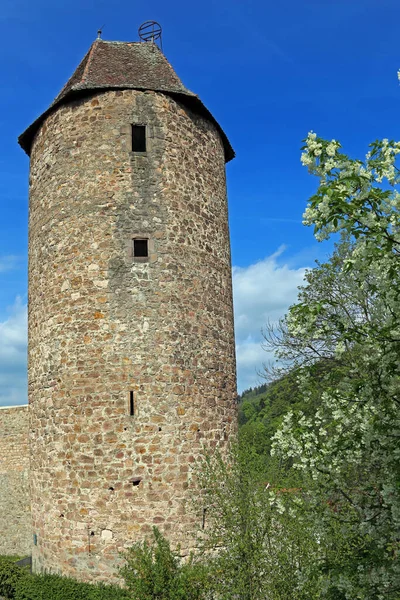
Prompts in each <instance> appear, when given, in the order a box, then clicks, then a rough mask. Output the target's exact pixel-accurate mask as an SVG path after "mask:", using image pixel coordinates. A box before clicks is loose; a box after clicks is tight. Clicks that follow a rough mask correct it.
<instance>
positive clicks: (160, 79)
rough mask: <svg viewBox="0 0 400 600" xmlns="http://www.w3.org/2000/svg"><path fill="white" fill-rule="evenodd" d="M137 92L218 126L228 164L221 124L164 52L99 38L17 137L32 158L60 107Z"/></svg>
mask: <svg viewBox="0 0 400 600" xmlns="http://www.w3.org/2000/svg"><path fill="white" fill-rule="evenodd" d="M107 89H135V90H152V91H155V92H163V93H165V94H168V95H169V96H172V97H174V98H176V99H177V100H179V101H180V102H182V103H183V104H185V105H186V106H188V108H190V109H192V110H193V111H194V112H197V113H199V114H201V115H202V116H204V117H205V118H207V119H209V120H210V121H212V122H213V123H214V124H215V126H216V127H217V129H218V131H219V133H220V135H221V138H222V142H223V144H224V148H225V159H226V161H227V162H228V161H229V160H231V159H232V158H233V157H234V156H235V153H234V151H233V149H232V146H231V145H230V143H229V140H228V138H227V136H226V135H225V133H224V131H223V130H222V128H221V126H220V125H219V123H218V122H217V121H216V120H215V119H214V117H213V116H212V114H211V113H210V112H209V110H208V109H207V108H206V107H205V106H204V104H203V103H202V102H201V100H200V98H199V97H198V96H196V94H194V93H193V92H191V91H190V90H188V89H187V88H186V87H185V86H184V85H183V83H182V82H181V80H180V79H179V77H178V76H177V74H176V73H175V71H174V70H173V68H172V67H171V65H170V64H169V62H168V60H167V59H166V58H165V56H164V54H163V53H162V52H161V50H160V49H159V48H158V46H156V44H153V43H151V42H108V41H104V40H101V39H97V40H95V41H94V42H93V44H92V45H91V47H90V49H89V52H88V53H87V54H86V56H85V57H84V58H83V60H82V62H81V63H80V65H79V66H78V68H77V69H76V71H75V73H74V74H73V75H72V77H71V78H70V79H69V81H68V82H67V83H66V85H65V86H64V87H63V89H62V90H61V92H60V93H59V94H58V96H57V97H56V99H55V100H54V102H53V103H52V104H51V105H50V106H49V108H48V109H47V110H46V111H45V112H44V113H42V114H41V115H40V117H38V118H37V119H36V120H35V121H34V122H33V123H32V125H30V126H29V127H28V128H27V129H26V130H25V131H24V133H23V134H22V135H20V137H19V138H18V142H19V143H20V145H21V146H22V148H23V149H24V150H25V152H26V153H27V154H28V155H29V154H30V151H31V146H32V142H33V139H34V136H35V134H36V132H37V131H38V129H39V128H40V126H41V124H42V123H43V121H44V120H45V118H46V117H47V116H48V115H49V114H50V113H51V112H53V110H54V109H56V108H57V107H58V106H60V105H61V104H65V103H67V102H70V101H71V100H74V99H75V98H76V97H78V96H80V97H82V96H85V94H90V93H92V92H93V91H95V90H107Z"/></svg>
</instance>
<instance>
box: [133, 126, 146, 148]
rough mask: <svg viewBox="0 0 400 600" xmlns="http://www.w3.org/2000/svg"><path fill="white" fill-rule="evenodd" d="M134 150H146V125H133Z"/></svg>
mask: <svg viewBox="0 0 400 600" xmlns="http://www.w3.org/2000/svg"><path fill="white" fill-rule="evenodd" d="M132 152H146V126H145V125H132Z"/></svg>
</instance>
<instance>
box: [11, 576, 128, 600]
mask: <svg viewBox="0 0 400 600" xmlns="http://www.w3.org/2000/svg"><path fill="white" fill-rule="evenodd" d="M128 598H129V595H128V594H127V592H126V591H125V590H123V589H121V588H119V587H117V586H111V585H110V586H109V585H102V584H99V585H94V584H90V583H82V582H79V581H75V579H70V578H68V577H60V576H59V575H28V576H26V577H24V578H22V579H20V580H19V581H18V583H17V585H16V589H15V600H128Z"/></svg>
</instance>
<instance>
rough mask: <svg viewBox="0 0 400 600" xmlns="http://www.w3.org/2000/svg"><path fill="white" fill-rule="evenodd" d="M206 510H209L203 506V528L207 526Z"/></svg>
mask: <svg viewBox="0 0 400 600" xmlns="http://www.w3.org/2000/svg"><path fill="white" fill-rule="evenodd" d="M206 512H207V509H206V508H203V521H202V523H201V528H202V529H205V528H206Z"/></svg>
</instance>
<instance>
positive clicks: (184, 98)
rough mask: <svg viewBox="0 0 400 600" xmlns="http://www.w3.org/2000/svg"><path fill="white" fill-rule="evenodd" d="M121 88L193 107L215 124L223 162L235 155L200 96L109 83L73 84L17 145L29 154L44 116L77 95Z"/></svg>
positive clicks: (24, 133) (81, 95)
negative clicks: (222, 151)
mask: <svg viewBox="0 0 400 600" xmlns="http://www.w3.org/2000/svg"><path fill="white" fill-rule="evenodd" d="M121 89H130V90H131V89H134V90H142V91H154V92H159V93H161V94H165V95H167V96H171V97H172V98H176V99H179V100H180V101H181V102H182V103H183V104H185V105H187V106H188V108H193V109H194V110H195V112H198V113H199V114H200V115H202V116H204V117H205V118H207V119H208V120H209V121H211V122H212V123H213V124H214V125H215V126H216V128H217V130H218V132H219V134H220V136H221V139H222V143H223V146H224V151H225V162H229V161H230V160H232V159H233V158H234V157H235V152H234V150H233V148H232V146H231V144H230V142H229V139H228V136H227V135H226V133H225V132H224V130H223V129H222V127H221V126H220V124H219V123H218V121H217V120H216V119H215V118H214V117H213V115H212V114H211V112H210V111H209V110H208V108H207V107H206V106H205V105H204V104H203V102H202V101H201V100H200V98H199V97H198V96H196V95H195V94H191V93H189V94H188V93H184V92H174V91H168V90H150V89H149V88H145V87H139V86H127V85H121V86H115V85H110V86H101V87H93V88H92V87H91V88H88V87H87V86H85V85H82V84H78V85H76V86H74V87H73V88H71V90H70V91H69V92H68V93H67V94H65V95H64V96H62V97H61V98H60V99H59V100H56V101H55V102H53V104H52V105H51V106H49V108H48V109H47V110H45V111H44V112H43V113H42V114H41V115H40V116H39V117H38V118H37V119H35V121H33V123H31V125H29V127H27V129H25V131H24V132H23V133H22V134H21V135H20V136H19V137H18V143H19V145H20V146H21V148H22V149H23V150H24V151H25V152H26V154H27V155H28V156H30V155H31V150H32V144H33V141H34V139H35V135H36V133H37V132H38V131H39V129H40V127H41V125H42V123H43V122H44V121H45V120H46V118H47V117H48V116H49V115H50V114H51V113H53V112H54V111H55V110H56V109H57V108H58V107H59V106H62V105H63V104H68V102H70V101H71V100H73V99H77V98H79V97H82V98H83V97H85V96H90V95H91V94H95V93H97V92H101V91H111V90H121Z"/></svg>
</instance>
